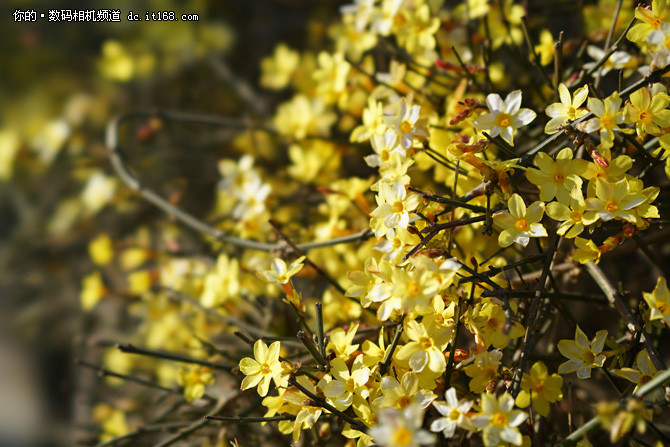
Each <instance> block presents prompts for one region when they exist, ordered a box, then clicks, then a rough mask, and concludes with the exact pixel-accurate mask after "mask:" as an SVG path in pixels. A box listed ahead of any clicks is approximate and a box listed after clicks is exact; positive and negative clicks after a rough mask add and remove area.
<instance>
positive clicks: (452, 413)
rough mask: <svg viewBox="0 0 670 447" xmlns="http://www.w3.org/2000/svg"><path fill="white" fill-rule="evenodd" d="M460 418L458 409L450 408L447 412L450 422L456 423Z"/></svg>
mask: <svg viewBox="0 0 670 447" xmlns="http://www.w3.org/2000/svg"><path fill="white" fill-rule="evenodd" d="M460 417H461V412H460V410H459V409H458V408H452V409H451V411H450V412H449V419H451V420H452V421H457V420H458V418H460Z"/></svg>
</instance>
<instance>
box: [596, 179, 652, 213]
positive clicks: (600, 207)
mask: <svg viewBox="0 0 670 447" xmlns="http://www.w3.org/2000/svg"><path fill="white" fill-rule="evenodd" d="M647 199H648V198H647V196H646V195H644V194H642V193H641V192H633V191H631V190H630V187H629V184H628V181H627V180H625V179H624V180H619V181H618V182H616V183H610V182H608V181H607V180H605V179H600V178H599V179H598V180H597V181H596V197H591V198H588V199H586V200H585V203H586V208H587V209H588V210H591V211H595V212H596V213H598V216H599V217H600V219H602V220H604V221H605V222H607V221H609V220H612V219H618V220H625V221H627V222H631V223H635V222H636V221H637V217H636V213H635V211H634V208H635V207H636V206H638V205H641V204H643V203H644V202H646V201H647Z"/></svg>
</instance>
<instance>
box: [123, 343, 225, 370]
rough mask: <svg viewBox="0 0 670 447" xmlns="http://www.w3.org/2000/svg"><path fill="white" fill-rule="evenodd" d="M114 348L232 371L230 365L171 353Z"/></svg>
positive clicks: (132, 347) (124, 347)
mask: <svg viewBox="0 0 670 447" xmlns="http://www.w3.org/2000/svg"><path fill="white" fill-rule="evenodd" d="M116 348H117V349H119V350H120V351H121V352H125V353H128V354H138V355H144V356H148V357H157V358H161V359H166V360H174V361H175V362H182V363H193V364H196V365H203V366H208V367H210V368H213V369H219V370H223V371H228V372H230V371H231V370H232V369H233V366H232V365H224V364H221V363H215V362H209V361H207V360H200V359H196V358H193V357H189V356H187V355H181V354H175V353H172V352H165V351H155V350H151V349H144V348H137V347H135V346H133V345H131V344H130V343H117V344H116Z"/></svg>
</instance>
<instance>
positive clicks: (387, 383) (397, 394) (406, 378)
mask: <svg viewBox="0 0 670 447" xmlns="http://www.w3.org/2000/svg"><path fill="white" fill-rule="evenodd" d="M379 390H380V391H381V392H382V396H380V397H378V398H376V399H375V400H374V401H373V402H372V405H373V406H374V407H375V408H397V409H398V410H403V409H404V408H406V407H407V406H408V405H418V406H420V407H421V408H426V407H428V405H430V403H431V402H432V401H433V400H435V398H436V397H437V396H436V395H435V394H434V393H433V392H432V391H430V390H425V389H421V388H420V387H419V377H418V376H417V374H416V373H414V372H411V371H409V372H406V373H405V374H403V376H402V379H400V382H398V381H397V380H396V379H395V378H393V377H391V376H384V378H382V382H381V385H380V386H379Z"/></svg>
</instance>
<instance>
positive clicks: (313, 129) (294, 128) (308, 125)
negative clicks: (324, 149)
mask: <svg viewBox="0 0 670 447" xmlns="http://www.w3.org/2000/svg"><path fill="white" fill-rule="evenodd" d="M336 119H337V116H336V115H335V113H333V112H332V110H330V109H327V108H326V104H325V102H324V101H323V100H321V99H320V98H312V99H310V98H308V97H307V96H305V95H303V94H298V95H296V96H294V97H293V99H291V100H290V101H288V102H285V103H284V104H281V105H280V106H279V107H277V112H276V113H275V116H274V124H275V126H276V127H277V132H279V134H280V135H284V136H287V137H290V138H295V139H296V140H302V139H303V138H305V137H306V136H308V135H309V136H328V135H330V126H331V125H332V124H333V123H334V122H335V121H336Z"/></svg>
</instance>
